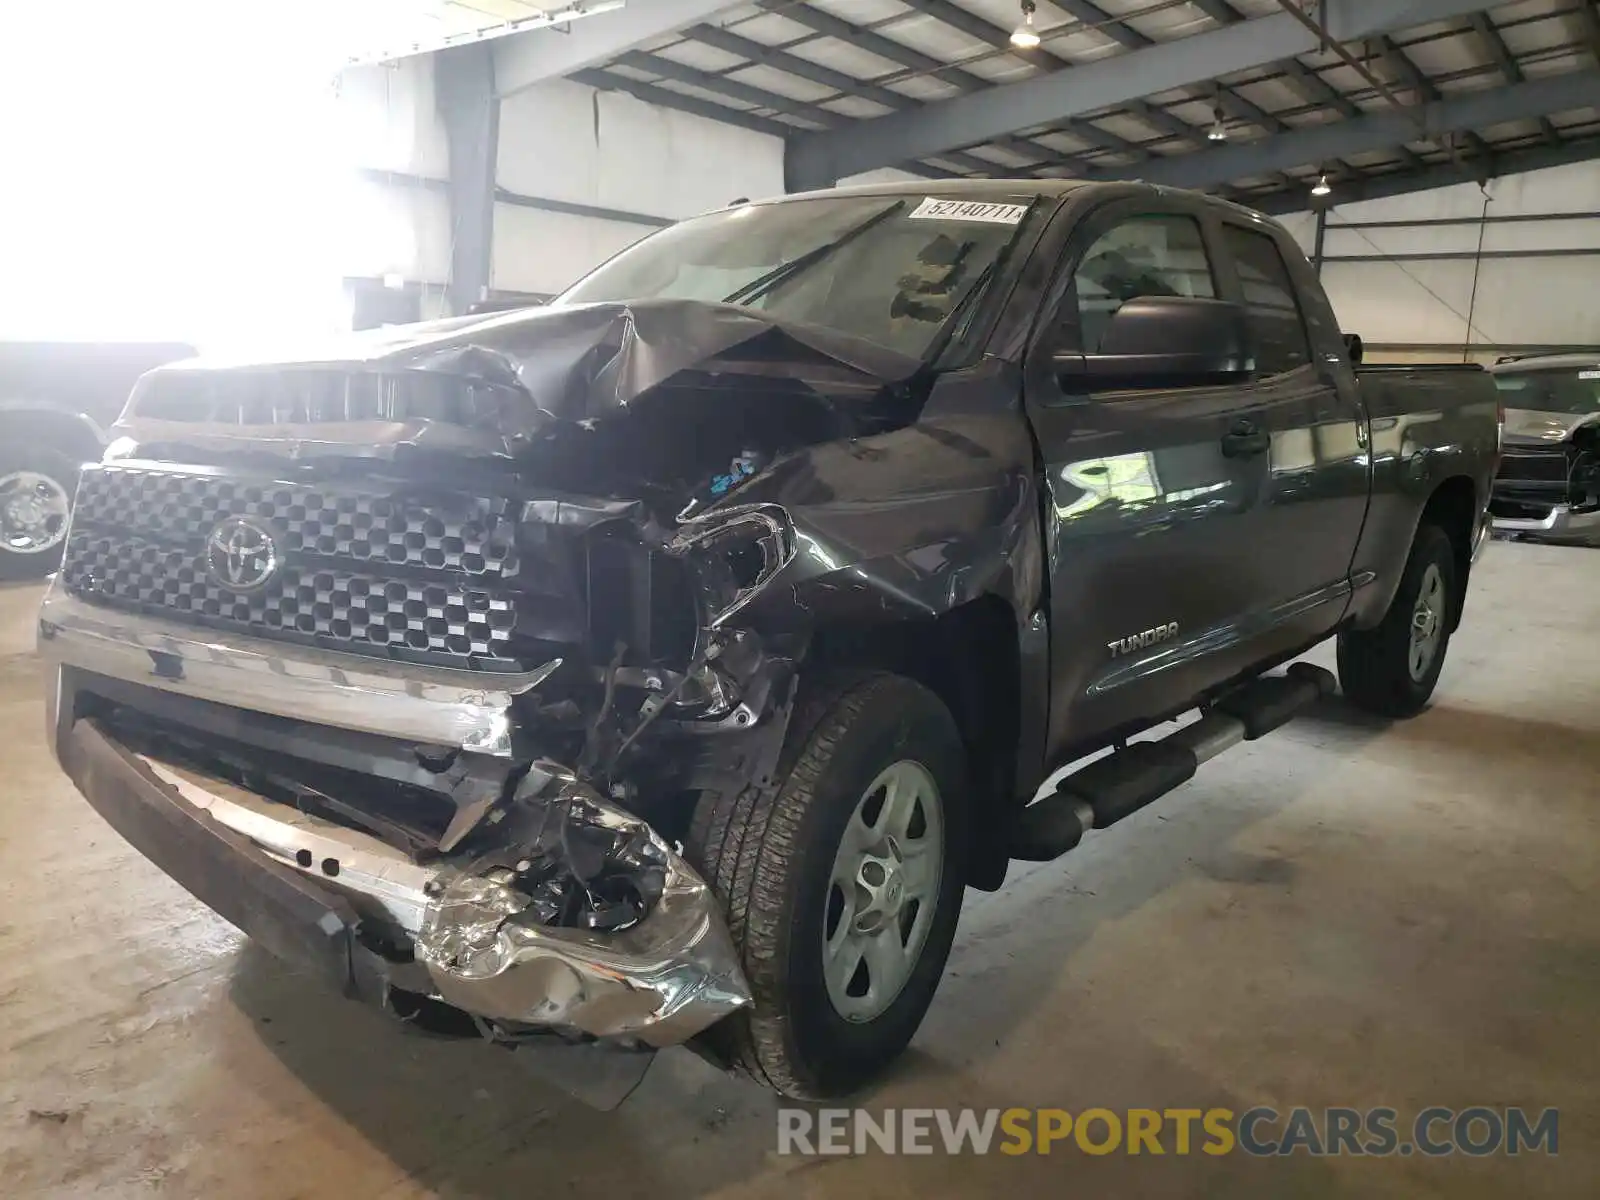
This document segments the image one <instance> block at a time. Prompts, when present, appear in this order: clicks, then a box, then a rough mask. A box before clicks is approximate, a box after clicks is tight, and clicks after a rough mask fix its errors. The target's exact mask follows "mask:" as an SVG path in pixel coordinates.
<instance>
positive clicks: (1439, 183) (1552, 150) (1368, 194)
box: [1243, 138, 1600, 215]
mask: <svg viewBox="0 0 1600 1200" xmlns="http://www.w3.org/2000/svg"><path fill="white" fill-rule="evenodd" d="M1597 160H1600V138H1585V139H1583V140H1582V141H1572V142H1562V143H1561V144H1560V145H1559V146H1533V147H1530V148H1528V149H1525V150H1508V151H1505V152H1504V153H1501V154H1496V155H1495V156H1494V158H1493V160H1491V162H1490V163H1489V164H1488V165H1489V176H1490V178H1494V177H1497V176H1501V175H1516V174H1519V173H1521V172H1524V171H1542V170H1545V169H1547V168H1549V167H1563V166H1568V165H1570V164H1572V163H1582V162H1594V161H1597ZM1480 166H1481V164H1478V163H1473V164H1471V166H1470V167H1466V166H1458V165H1456V164H1455V163H1441V164H1439V165H1437V166H1430V167H1425V168H1423V169H1422V170H1420V171H1394V172H1390V173H1389V174H1386V175H1371V176H1368V177H1367V178H1366V179H1363V180H1360V181H1358V182H1354V183H1350V184H1345V185H1338V184H1336V185H1335V186H1334V189H1333V193H1332V194H1331V195H1329V196H1327V197H1323V198H1321V199H1320V200H1319V201H1318V204H1317V207H1319V208H1320V207H1322V206H1323V205H1329V206H1332V205H1339V204H1358V203H1360V202H1361V201H1363V200H1383V199H1387V198H1388V197H1390V196H1408V195H1410V194H1412V193H1413V192H1428V191H1432V190H1433V189H1435V188H1442V187H1451V186H1453V185H1455V184H1462V183H1479V182H1481V175H1480V170H1479V168H1480ZM1310 201H1311V197H1310V195H1309V194H1308V193H1307V192H1306V191H1305V189H1303V188H1299V189H1295V190H1294V191H1284V192H1273V193H1269V194H1267V195H1265V196H1256V197H1253V198H1251V199H1247V200H1245V201H1243V203H1245V204H1248V205H1249V206H1250V207H1251V208H1254V209H1258V210H1260V211H1261V212H1264V213H1269V214H1272V215H1282V214H1284V213H1294V212H1306V211H1308V210H1309V209H1310V208H1311V207H1312V204H1311V202H1310Z"/></svg>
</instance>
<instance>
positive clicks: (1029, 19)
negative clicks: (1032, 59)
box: [1011, 0, 1039, 50]
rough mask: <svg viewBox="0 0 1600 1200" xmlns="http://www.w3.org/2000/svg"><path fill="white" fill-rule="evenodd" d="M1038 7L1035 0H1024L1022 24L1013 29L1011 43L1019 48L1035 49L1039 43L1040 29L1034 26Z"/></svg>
mask: <svg viewBox="0 0 1600 1200" xmlns="http://www.w3.org/2000/svg"><path fill="white" fill-rule="evenodd" d="M1036 7H1037V6H1036V5H1035V4H1034V2H1033V0H1022V24H1021V25H1018V26H1017V27H1016V28H1015V29H1013V30H1012V31H1011V44H1012V45H1013V46H1015V47H1017V49H1019V50H1033V49H1035V48H1037V46H1038V45H1039V31H1038V30H1036V29H1035V28H1034V27H1033V13H1034V9H1035V8H1036Z"/></svg>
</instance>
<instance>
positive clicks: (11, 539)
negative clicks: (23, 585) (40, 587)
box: [0, 445, 78, 581]
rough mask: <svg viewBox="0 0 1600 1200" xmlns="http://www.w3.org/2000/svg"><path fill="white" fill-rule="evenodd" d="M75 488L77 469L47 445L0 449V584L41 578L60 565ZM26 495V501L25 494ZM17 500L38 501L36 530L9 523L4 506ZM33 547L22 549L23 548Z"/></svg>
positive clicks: (32, 524) (32, 525)
mask: <svg viewBox="0 0 1600 1200" xmlns="http://www.w3.org/2000/svg"><path fill="white" fill-rule="evenodd" d="M77 488H78V464H77V463H76V462H75V461H73V460H72V459H71V458H69V457H68V456H67V455H65V454H63V453H61V451H59V450H56V449H55V448H53V447H51V446H44V445H40V446H30V447H22V446H6V447H4V448H3V449H0V580H6V581H15V580H23V579H43V578H44V577H45V576H46V575H48V574H50V572H51V571H54V570H55V569H56V568H57V567H59V566H60V565H61V555H62V552H63V551H64V550H65V549H66V534H67V529H66V519H67V509H68V507H70V504H71V501H72V496H73V493H74V492H76V491H77ZM24 493H27V495H26V496H24V495H23V494H24ZM20 499H29V500H33V499H38V500H39V501H40V503H41V504H42V508H41V507H33V508H32V514H34V515H37V514H39V513H41V512H42V513H44V514H45V515H44V516H43V524H42V525H36V521H35V519H34V515H30V518H29V522H28V525H27V526H22V525H18V524H15V523H13V522H12V521H11V520H9V519H8V514H9V513H10V512H11V511H12V510H11V509H10V508H9V507H8V505H9V504H11V503H12V502H13V501H16V500H20ZM29 542H32V543H36V544H37V545H36V547H35V548H24V547H25V544H26V543H29Z"/></svg>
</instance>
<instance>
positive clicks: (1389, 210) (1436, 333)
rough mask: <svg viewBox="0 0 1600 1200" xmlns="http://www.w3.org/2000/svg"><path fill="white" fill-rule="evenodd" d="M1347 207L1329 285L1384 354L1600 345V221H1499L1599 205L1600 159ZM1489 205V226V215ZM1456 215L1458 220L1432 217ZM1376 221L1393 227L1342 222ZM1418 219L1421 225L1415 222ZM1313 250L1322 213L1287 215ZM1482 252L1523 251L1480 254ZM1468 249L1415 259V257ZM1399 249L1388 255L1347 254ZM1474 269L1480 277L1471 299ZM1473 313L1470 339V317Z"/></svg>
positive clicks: (1349, 323)
mask: <svg viewBox="0 0 1600 1200" xmlns="http://www.w3.org/2000/svg"><path fill="white" fill-rule="evenodd" d="M1486 190H1487V199H1488V204H1487V207H1486V206H1485V192H1484V191H1482V190H1480V189H1479V188H1478V187H1477V185H1476V184H1462V185H1458V186H1454V187H1447V188H1438V189H1435V190H1433V191H1427V192H1416V193H1413V194H1411V195H1408V196H1395V197H1391V198H1389V199H1384V200H1369V201H1363V202H1361V203H1358V204H1344V205H1339V206H1338V207H1336V208H1334V209H1332V210H1330V212H1329V216H1328V226H1327V232H1326V235H1325V237H1324V240H1323V254H1324V256H1325V261H1324V263H1323V267H1322V281H1323V285H1324V286H1325V287H1326V288H1327V291H1328V297H1329V299H1330V300H1331V301H1332V302H1333V306H1334V309H1335V310H1336V311H1337V313H1338V315H1339V321H1340V324H1341V325H1342V326H1343V327H1344V328H1345V329H1346V330H1349V331H1351V332H1357V333H1360V334H1361V336H1362V337H1363V338H1364V339H1365V340H1366V341H1367V343H1368V344H1369V345H1373V346H1376V347H1378V350H1377V352H1376V353H1375V354H1374V356H1373V357H1374V360H1375V361H1383V360H1388V361H1396V360H1405V359H1418V360H1425V359H1429V358H1433V359H1437V358H1440V357H1459V356H1460V355H1461V354H1462V353H1463V350H1465V353H1466V354H1467V356H1468V357H1470V358H1473V359H1478V360H1491V361H1492V359H1493V358H1494V357H1495V355H1496V354H1497V353H1498V352H1499V350H1498V348H1500V347H1515V346H1541V345H1544V346H1553V345H1587V346H1600V302H1597V301H1596V297H1597V296H1600V254H1594V253H1590V254H1573V253H1571V251H1574V250H1589V251H1596V250H1600V218H1594V217H1589V218H1587V219H1570V220H1538V221H1505V222H1495V221H1494V220H1492V218H1495V217H1507V216H1540V215H1550V214H1561V213H1594V212H1600V162H1591V163H1578V164H1573V165H1570V166H1564V167H1552V168H1550V169H1548V170H1543V171H1532V172H1528V173H1526V174H1521V175H1507V176H1505V177H1503V178H1500V179H1494V180H1491V181H1490V182H1489V184H1488V186H1487V189H1486ZM1485 213H1487V215H1488V216H1489V217H1490V218H1491V220H1490V221H1489V222H1488V223H1483V222H1481V220H1480V218H1481V217H1482V216H1483V215H1484V214H1485ZM1440 219H1450V220H1451V221H1453V222H1458V223H1451V224H1429V223H1428V222H1436V221H1438V220H1440ZM1368 221H1386V222H1387V221H1394V222H1408V224H1405V225H1397V226H1395V227H1393V228H1380V229H1361V228H1343V226H1348V225H1351V224H1355V225H1360V224H1362V223H1364V222H1368ZM1409 222H1417V224H1409ZM1285 223H1286V224H1287V225H1288V226H1289V227H1290V229H1291V231H1292V232H1293V233H1294V235H1295V237H1296V239H1297V240H1298V241H1299V242H1300V244H1301V246H1302V247H1303V248H1304V249H1305V250H1306V252H1307V253H1308V254H1309V253H1310V252H1311V250H1312V247H1313V244H1314V242H1315V236H1316V235H1315V225H1316V222H1315V217H1314V216H1313V214H1311V213H1296V214H1293V215H1292V216H1290V217H1288V218H1285ZM1480 233H1481V234H1482V249H1483V250H1484V251H1485V252H1509V253H1514V254H1515V255H1516V257H1510V258H1494V257H1486V258H1482V259H1481V260H1480V259H1479V258H1478V257H1477V254H1478V250H1479V235H1480ZM1441 253H1448V254H1459V255H1464V256H1466V257H1461V258H1451V259H1432V260H1429V259H1420V260H1419V259H1411V258H1407V257H1406V256H1408V255H1416V254H1441ZM1350 255H1360V256H1373V255H1392V256H1394V258H1393V259H1392V260H1391V261H1378V262H1340V261H1338V260H1339V259H1340V258H1341V257H1342V256H1350ZM1474 274H1476V276H1477V286H1476V299H1475V300H1474V286H1473V279H1474ZM1469 313H1470V314H1471V318H1472V320H1471V325H1472V329H1471V335H1470V337H1469V336H1468V332H1467V324H1468V323H1467V315H1468V314H1469Z"/></svg>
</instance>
